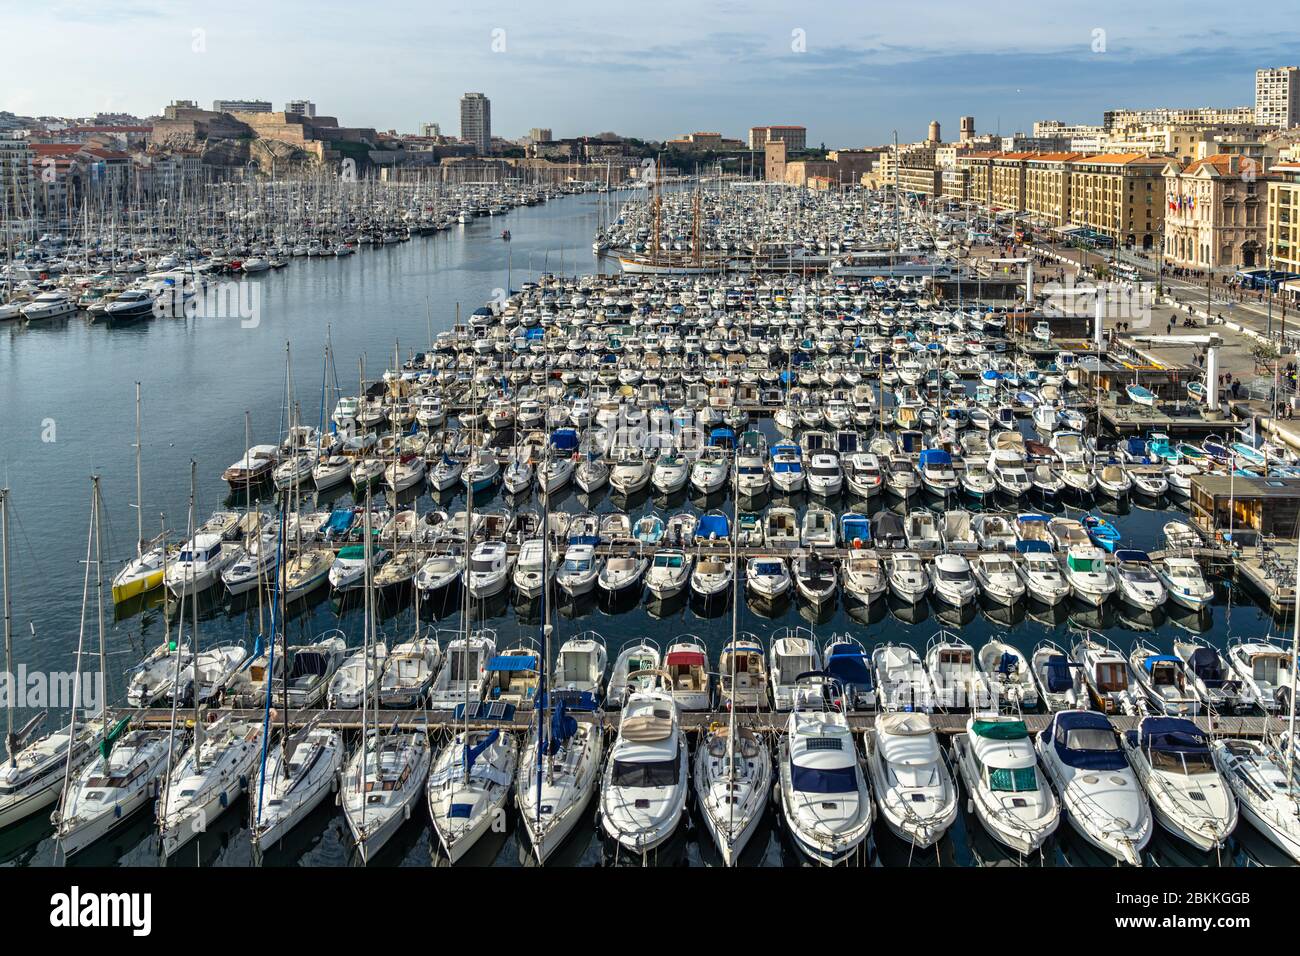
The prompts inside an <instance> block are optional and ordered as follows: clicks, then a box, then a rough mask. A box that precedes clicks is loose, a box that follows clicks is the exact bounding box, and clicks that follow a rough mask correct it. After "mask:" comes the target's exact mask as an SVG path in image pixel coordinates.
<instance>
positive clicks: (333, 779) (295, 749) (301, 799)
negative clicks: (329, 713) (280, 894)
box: [249, 722, 343, 851]
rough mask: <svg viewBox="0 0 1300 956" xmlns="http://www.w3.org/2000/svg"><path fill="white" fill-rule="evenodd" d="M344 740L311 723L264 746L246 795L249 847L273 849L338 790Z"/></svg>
mask: <svg viewBox="0 0 1300 956" xmlns="http://www.w3.org/2000/svg"><path fill="white" fill-rule="evenodd" d="M342 766H343V738H342V736H341V735H340V734H339V733H338V732H337V731H334V730H328V729H326V728H324V727H317V726H316V725H315V723H314V722H309V723H307V724H305V725H303V727H301V728H300V729H298V730H297V731H295V732H294V733H293V734H291V735H290V736H289V737H288V738H286V739H283V740H281V741H280V743H279V744H274V745H271V746H269V747H268V748H267V754H266V764H265V767H264V768H262V769H259V771H258V776H257V778H256V779H255V780H254V783H253V787H254V789H253V790H251V791H250V796H249V808H250V810H251V831H252V839H253V845H254V847H256V848H257V849H258V850H260V851H265V850H268V849H270V848H272V847H274V846H275V845H276V844H277V843H278V842H279V841H280V840H282V839H283V838H284V836H285V835H286V834H287V833H288V832H289V831H290V830H292V829H293V828H294V827H295V826H297V825H298V824H299V823H301V822H302V821H303V820H304V819H305V818H306V817H307V815H308V814H309V813H311V812H312V811H313V810H314V809H316V807H318V806H320V804H321V803H322V802H323V801H324V800H325V798H326V797H327V796H329V795H330V794H332V793H334V792H335V791H336V790H337V788H338V777H339V770H340V769H341V768H342Z"/></svg>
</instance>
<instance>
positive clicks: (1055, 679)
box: [1029, 641, 1090, 713]
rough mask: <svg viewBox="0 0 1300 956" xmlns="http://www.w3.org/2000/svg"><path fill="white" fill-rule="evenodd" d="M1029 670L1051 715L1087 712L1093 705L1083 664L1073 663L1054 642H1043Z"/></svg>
mask: <svg viewBox="0 0 1300 956" xmlns="http://www.w3.org/2000/svg"><path fill="white" fill-rule="evenodd" d="M1029 669H1030V672H1031V673H1032V674H1033V677H1034V683H1035V684H1037V685H1038V697H1039V699H1040V700H1041V701H1042V702H1043V706H1044V707H1045V708H1046V710H1047V711H1048V713H1055V712H1056V711H1058V710H1087V709H1088V707H1089V704H1090V696H1089V693H1088V682H1087V680H1086V679H1085V677H1084V673H1083V665H1082V664H1079V663H1077V662H1075V661H1072V660H1070V658H1069V656H1068V655H1067V654H1066V653H1065V651H1064V650H1062V649H1061V648H1059V647H1057V646H1056V645H1055V644H1054V643H1052V642H1051V641H1042V642H1040V643H1039V645H1038V646H1037V647H1035V648H1034V653H1033V654H1032V655H1031V656H1030V658H1029Z"/></svg>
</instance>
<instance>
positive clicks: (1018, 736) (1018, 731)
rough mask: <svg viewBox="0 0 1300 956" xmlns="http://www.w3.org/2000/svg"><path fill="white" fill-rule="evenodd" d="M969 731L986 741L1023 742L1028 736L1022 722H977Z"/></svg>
mask: <svg viewBox="0 0 1300 956" xmlns="http://www.w3.org/2000/svg"><path fill="white" fill-rule="evenodd" d="M971 731H972V732H974V733H975V734H976V735H977V736H980V737H983V738H985V739H986V740H1024V739H1025V738H1026V737H1028V736H1029V731H1028V730H1026V729H1025V722H1024V721H1023V720H977V721H975V722H974V723H973V724H971Z"/></svg>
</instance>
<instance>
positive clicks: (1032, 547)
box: [1016, 541, 1052, 554]
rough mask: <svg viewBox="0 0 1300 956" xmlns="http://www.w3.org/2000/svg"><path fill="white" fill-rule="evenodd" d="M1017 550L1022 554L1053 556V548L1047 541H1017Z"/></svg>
mask: <svg viewBox="0 0 1300 956" xmlns="http://www.w3.org/2000/svg"><path fill="white" fill-rule="evenodd" d="M1016 550H1017V551H1019V552H1020V553H1021V554H1051V553H1052V546H1051V545H1050V544H1048V543H1047V542H1046V541H1017V542H1016Z"/></svg>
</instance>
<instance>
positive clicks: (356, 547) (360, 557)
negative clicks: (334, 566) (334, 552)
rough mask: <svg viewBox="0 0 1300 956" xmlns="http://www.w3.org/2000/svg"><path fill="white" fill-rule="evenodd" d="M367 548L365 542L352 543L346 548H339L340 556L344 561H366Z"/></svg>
mask: <svg viewBox="0 0 1300 956" xmlns="http://www.w3.org/2000/svg"><path fill="white" fill-rule="evenodd" d="M366 550H367V549H366V546H365V545H364V544H350V545H348V546H347V547H346V548H340V549H339V558H340V559H341V560H344V561H364V560H365V559H366Z"/></svg>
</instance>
